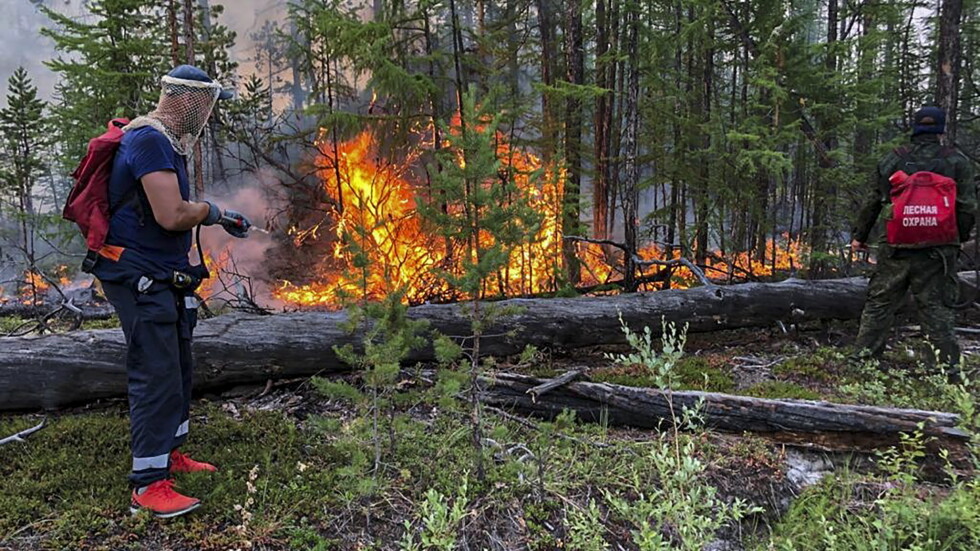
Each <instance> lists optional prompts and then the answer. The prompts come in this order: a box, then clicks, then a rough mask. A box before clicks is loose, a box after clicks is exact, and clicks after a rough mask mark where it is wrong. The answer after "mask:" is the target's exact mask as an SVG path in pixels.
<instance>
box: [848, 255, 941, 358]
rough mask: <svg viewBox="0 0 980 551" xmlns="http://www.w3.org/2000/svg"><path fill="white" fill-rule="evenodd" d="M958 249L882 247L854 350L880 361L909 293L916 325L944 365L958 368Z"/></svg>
mask: <svg viewBox="0 0 980 551" xmlns="http://www.w3.org/2000/svg"><path fill="white" fill-rule="evenodd" d="M957 252H958V249H957V248H956V247H933V248H929V249H918V250H909V249H904V250H903V249H893V248H891V247H888V246H882V247H881V249H880V251H879V253H880V258H879V259H878V265H877V266H876V267H875V270H874V273H873V274H872V275H871V281H870V282H869V283H868V298H867V301H866V302H865V304H864V311H863V312H862V313H861V329H860V330H859V331H858V336H857V340H856V341H855V343H854V344H855V347H856V348H857V349H858V351H860V352H861V353H862V355H863V354H871V355H873V356H878V355H879V354H881V352H882V351H883V350H884V348H885V341H886V340H887V339H888V333H889V331H890V330H891V328H892V324H893V323H894V320H895V313H896V312H897V311H898V310H899V308H901V307H902V305H903V304H904V303H905V297H906V294H907V292H908V291H912V297H913V298H914V299H915V306H916V310H918V315H919V323H920V324H921V325H922V331H923V332H924V333H925V334H926V337H927V338H928V339H929V342H930V343H931V344H932V346H933V347H935V349H936V350H937V352H938V360H939V361H940V362H941V363H943V364H945V365H955V364H957V363H959V359H960V349H959V345H958V344H957V343H956V336H955V334H954V322H955V320H956V312H955V304H956V301H957V299H958V294H959V287H958V285H957V280H956V255H957Z"/></svg>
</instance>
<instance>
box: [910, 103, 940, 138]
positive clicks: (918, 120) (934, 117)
mask: <svg viewBox="0 0 980 551" xmlns="http://www.w3.org/2000/svg"><path fill="white" fill-rule="evenodd" d="M945 132H946V111H943V110H942V108H940V107H936V106H933V105H926V106H925V107H923V108H922V109H919V110H918V111H916V112H915V116H913V117H912V135H913V136H915V135H917V134H943V133H945Z"/></svg>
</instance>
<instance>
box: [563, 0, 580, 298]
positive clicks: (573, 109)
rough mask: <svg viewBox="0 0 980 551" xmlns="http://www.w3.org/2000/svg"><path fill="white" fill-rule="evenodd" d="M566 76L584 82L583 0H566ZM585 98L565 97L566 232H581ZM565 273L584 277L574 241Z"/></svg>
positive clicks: (575, 281) (575, 279) (570, 243)
mask: <svg viewBox="0 0 980 551" xmlns="http://www.w3.org/2000/svg"><path fill="white" fill-rule="evenodd" d="M565 11H566V16H567V18H566V23H565V37H564V38H565V66H566V73H565V79H566V80H567V81H568V82H569V83H571V84H573V85H580V84H584V83H585V55H584V52H583V37H582V4H581V0H566V10H565ZM582 119H583V116H582V101H581V100H580V99H578V97H577V96H576V95H575V94H571V95H569V96H568V97H567V98H566V100H565V158H566V166H567V169H568V174H567V177H566V180H565V201H564V203H565V205H564V207H565V208H564V216H563V219H562V230H563V231H564V232H565V233H566V234H570V233H576V234H577V233H580V230H579V226H580V222H579V214H580V206H579V199H580V190H581V189H582ZM563 248H564V251H563V252H564V255H563V256H564V263H565V273H566V275H567V277H568V281H569V283H571V284H572V285H576V284H578V282H579V280H580V279H581V274H580V266H579V261H578V257H577V256H576V255H575V251H576V247H575V243H574V242H573V241H566V242H565V243H564V247H563Z"/></svg>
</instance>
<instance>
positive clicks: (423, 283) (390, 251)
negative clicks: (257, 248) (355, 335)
mask: <svg viewBox="0 0 980 551" xmlns="http://www.w3.org/2000/svg"><path fill="white" fill-rule="evenodd" d="M497 141H498V144H499V145H498V148H497V157H498V158H499V159H500V161H501V165H502V167H503V168H502V171H506V174H507V175H508V177H510V178H513V179H514V181H515V182H516V184H517V187H518V188H519V189H521V190H523V191H524V192H526V193H527V194H528V196H527V199H528V200H529V202H530V203H531V206H532V207H534V208H536V209H537V210H538V211H539V212H542V213H544V221H543V223H542V225H541V227H540V229H539V231H538V232H537V236H536V239H535V240H534V242H533V243H532V244H529V245H525V246H523V247H520V248H518V249H517V250H514V251H512V253H511V256H510V261H509V263H508V265H507V267H506V268H505V269H504V270H502V271H501V272H500V273H499V274H497V275H496V276H495V277H494V278H492V281H491V282H489V285H488V294H502V295H520V294H529V293H535V292H541V291H545V290H551V289H553V286H554V279H555V278H554V270H555V267H556V266H557V265H558V262H559V260H560V252H561V241H560V235H561V234H560V231H559V224H560V220H561V216H560V209H561V193H562V181H563V178H562V177H558V178H555V177H553V176H550V177H546V178H545V182H544V183H543V184H540V185H539V184H538V183H537V181H538V178H535V177H533V174H534V173H535V172H536V171H538V170H539V169H540V168H541V165H542V163H541V160H540V159H539V158H537V157H536V156H534V155H532V154H530V153H527V152H525V151H522V150H519V149H518V148H514V147H511V145H510V144H509V143H508V142H507V140H506V139H505V136H504V135H503V134H498V136H497ZM318 146H319V148H320V152H321V155H320V156H319V157H318V159H317V167H318V169H319V170H318V172H319V175H320V177H321V178H322V180H323V183H324V188H325V190H326V192H327V194H328V195H329V196H330V198H331V199H332V200H333V201H334V202H335V204H336V205H337V207H336V209H335V210H336V212H335V223H336V226H335V228H334V229H333V231H334V233H335V235H336V241H335V242H334V248H333V251H332V255H329V256H327V257H324V258H322V259H321V260H320V262H319V266H318V270H317V274H316V278H315V280H314V281H312V282H308V283H300V284H294V283H292V282H290V281H282V282H281V284H280V287H279V289H278V290H277V291H276V293H275V294H276V296H277V298H279V299H281V300H283V301H285V302H288V303H292V304H295V305H301V306H320V307H324V306H325V307H337V306H339V305H340V303H341V302H342V299H343V297H344V296H355V297H362V296H364V297H369V298H380V297H382V296H385V295H387V294H389V293H391V292H393V291H395V290H396V289H404V290H406V300H408V302H409V303H413V304H414V303H421V302H424V301H426V300H431V299H435V298H462V297H460V296H459V295H458V294H456V293H454V291H453V290H452V289H449V288H448V287H447V285H446V284H445V283H444V282H442V281H441V280H440V279H439V277H438V270H440V269H444V270H448V271H458V269H459V266H458V265H456V264H458V262H452V261H449V260H447V259H448V257H450V253H451V251H449V250H447V243H446V241H445V240H444V239H442V238H440V237H438V236H437V235H435V234H433V233H427V232H426V231H425V230H424V229H423V222H422V219H421V217H420V215H419V213H418V211H417V208H416V207H417V205H416V198H417V197H418V192H419V191H420V190H422V189H423V185H424V184H419V183H414V182H413V180H412V176H413V172H412V169H413V166H414V165H415V164H416V163H417V161H418V158H417V157H416V158H410V159H407V160H406V161H405V162H403V163H401V164H393V163H391V162H388V161H386V160H384V159H382V158H380V157H379V156H378V154H377V146H376V144H375V142H374V140H373V136H372V134H371V133H370V132H369V131H365V132H362V133H361V134H359V135H358V136H357V137H355V138H354V139H352V140H350V141H346V142H342V143H337V144H334V143H332V142H330V141H329V140H327V139H325V138H323V133H321V139H320V141H319V143H318ZM552 172H553V171H552ZM318 229H319V228H318V226H314V227H313V228H309V229H306V230H299V229H296V228H292V229H291V230H290V235H292V236H293V239H294V244H295V245H297V246H298V245H300V244H301V243H302V241H303V240H305V239H306V238H307V237H308V236H309V235H310V234H311V233H313V232H316V231H317V230H318ZM481 239H490V238H489V237H481ZM447 264H448V265H447Z"/></svg>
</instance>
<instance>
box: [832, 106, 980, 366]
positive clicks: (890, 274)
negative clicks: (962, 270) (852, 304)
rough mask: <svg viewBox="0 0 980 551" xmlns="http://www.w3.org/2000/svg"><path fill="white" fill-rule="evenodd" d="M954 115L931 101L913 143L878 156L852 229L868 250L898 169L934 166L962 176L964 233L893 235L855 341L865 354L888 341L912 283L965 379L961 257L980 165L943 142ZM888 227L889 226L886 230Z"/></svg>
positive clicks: (959, 223)
mask: <svg viewBox="0 0 980 551" xmlns="http://www.w3.org/2000/svg"><path fill="white" fill-rule="evenodd" d="M945 127H946V114H945V112H944V111H943V110H942V109H940V108H938V107H932V106H927V107H923V108H922V109H920V110H919V111H917V112H916V113H915V117H914V122H913V129H912V139H911V143H910V144H909V145H907V146H905V147H902V148H899V149H896V150H895V151H892V152H891V153H889V154H888V155H887V156H886V157H885V158H884V159H882V161H881V162H880V163H878V169H877V173H876V175H875V178H874V183H873V187H870V188H869V189H868V194H867V196H866V198H865V200H864V203H863V205H862V208H861V210H860V212H859V214H858V218H857V221H856V223H855V225H854V227H853V228H852V230H851V238H852V241H851V247H852V249H854V250H855V251H864V250H867V242H868V239H869V236H870V235H871V232H872V229H873V228H874V227H875V226H876V224H877V222H879V221H882V222H884V221H886V220H888V219H889V218H890V217H892V216H893V212H892V204H891V194H890V191H891V183H890V181H889V177H891V176H892V175H893V174H894V173H896V172H897V171H904V172H905V173H907V174H914V173H915V172H918V171H930V172H934V173H936V174H940V175H943V176H946V177H949V178H952V179H953V180H955V182H956V205H955V212H956V233H958V239H955V238H954V239H953V240H951V242H949V243H946V244H941V245H933V246H917V245H914V244H903V245H896V244H890V243H889V242H888V240H887V238H886V236H885V235H883V236H882V238H881V240H880V242H879V245H878V259H877V260H878V262H877V265H876V267H875V269H874V273H873V274H872V275H871V281H870V283H869V285H868V297H867V301H866V303H865V305H864V312H863V313H862V315H861V328H860V330H859V332H858V336H857V340H856V342H855V347H856V348H857V354H858V356H859V357H875V356H878V355H880V354H881V352H882V351H883V350H884V348H885V341H886V340H887V338H888V332H889V331H890V329H891V326H892V323H893V320H894V317H895V313H896V312H897V311H898V309H899V308H900V307H901V305H902V304H903V302H904V300H905V296H906V292H907V291H909V290H911V291H912V296H913V297H914V299H915V304H916V308H917V310H918V313H919V318H920V323H921V325H922V329H923V332H924V333H925V334H926V336H927V337H928V338H929V341H930V342H931V344H932V346H933V347H934V348H935V349H936V352H937V355H938V358H937V359H938V360H939V362H940V363H941V364H942V365H943V366H944V367H945V368H947V369H948V371H947V373H948V374H949V376H950V378H951V379H952V380H959V379H960V378H961V374H960V372H959V367H958V365H959V357H960V352H959V346H958V345H957V343H956V337H955V335H954V318H955V311H954V308H955V306H954V305H955V304H956V301H957V298H958V296H957V294H958V291H957V289H958V287H957V279H956V257H957V255H958V253H959V249H960V243H962V242H964V241H966V240H967V239H969V236H970V231H971V229H972V228H973V224H974V212H975V209H976V206H977V194H976V187H975V185H974V182H973V167H972V166H971V164H970V161H969V160H968V159H967V158H966V157H965V156H964V155H963V154H962V153H960V152H959V151H957V150H956V149H955V148H953V147H951V146H946V145H943V144H942V143H941V137H942V136H943V133H944V132H945ZM883 233H884V232H883Z"/></svg>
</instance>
